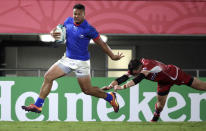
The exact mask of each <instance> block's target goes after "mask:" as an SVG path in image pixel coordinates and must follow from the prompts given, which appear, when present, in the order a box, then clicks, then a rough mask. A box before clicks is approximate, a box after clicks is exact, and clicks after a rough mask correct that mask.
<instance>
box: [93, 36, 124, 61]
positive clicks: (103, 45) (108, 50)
mask: <svg viewBox="0 0 206 131" xmlns="http://www.w3.org/2000/svg"><path fill="white" fill-rule="evenodd" d="M94 42H95V43H96V44H98V45H99V46H101V48H102V49H103V51H104V52H105V53H106V54H107V55H108V56H109V57H110V58H111V59H112V60H120V59H121V58H122V57H124V55H123V54H122V53H119V52H118V54H116V55H115V54H113V52H112V50H111V48H110V47H109V46H108V45H107V43H105V42H104V41H103V40H102V39H101V38H99V39H97V40H95V41H94Z"/></svg>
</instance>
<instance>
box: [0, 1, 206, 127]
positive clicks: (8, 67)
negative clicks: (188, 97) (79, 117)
mask: <svg viewBox="0 0 206 131" xmlns="http://www.w3.org/2000/svg"><path fill="white" fill-rule="evenodd" d="M76 3H83V4H84V5H85V6H86V19H87V20H88V21H89V23H90V24H92V25H93V26H94V27H95V28H96V29H97V30H98V31H99V32H100V33H101V34H102V35H104V36H106V37H107V43H108V45H109V46H110V47H111V48H112V49H113V51H114V52H115V51H121V52H123V53H124V54H125V58H124V59H122V60H121V61H119V62H112V61H110V59H109V58H108V57H107V56H106V55H105V54H104V53H103V52H102V50H101V49H100V48H99V47H98V46H97V45H95V44H92V43H91V44H90V46H89V50H90V52H91V74H92V77H116V76H119V75H120V74H122V72H124V71H126V70H127V64H128V61H129V60H130V59H131V58H134V57H145V58H151V59H157V60H160V61H162V62H164V63H167V64H175V65H177V66H179V67H181V68H182V69H183V70H185V71H186V72H188V73H190V74H192V75H193V76H197V77H206V61H205V57H206V51H205V49H206V1H205V0H134V1H133V0H128V1H123V0H118V1H104V0H96V1H84V0H83V1H81V0H78V1H75V0H73V1H68V0H10V1H6V0H3V1H1V4H0V76H2V77H4V76H6V77H7V76H14V77H20V76H32V77H42V76H43V75H44V73H45V71H46V70H47V69H48V68H49V67H50V66H51V65H52V64H53V63H54V62H56V61H57V60H58V59H60V58H61V56H62V55H63V54H64V51H65V45H54V43H53V42H44V41H42V40H41V39H40V36H41V35H48V33H49V32H50V30H51V29H52V28H53V27H54V26H56V25H58V24H59V23H63V21H64V20H65V19H66V18H67V17H68V16H72V7H73V5H74V4H76ZM69 76H74V74H70V75H69ZM137 126H140V125H138V124H137ZM1 128H2V127H1ZM1 128H0V129H1ZM130 129H131V128H130ZM172 129H173V128H172ZM178 129H180V128H178ZM193 129H194V128H193ZM199 129H200V128H199ZM202 129H205V126H204V128H202ZM21 130H22V129H21ZM76 130H77V129H76ZM118 130H119V129H118Z"/></svg>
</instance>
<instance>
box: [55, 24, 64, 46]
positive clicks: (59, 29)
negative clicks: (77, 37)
mask: <svg viewBox="0 0 206 131" xmlns="http://www.w3.org/2000/svg"><path fill="white" fill-rule="evenodd" d="M55 32H60V33H61V35H60V37H59V39H56V40H55V42H56V43H59V44H64V43H65V41H66V28H65V27H64V26H63V25H62V24H59V25H57V27H56V31H55Z"/></svg>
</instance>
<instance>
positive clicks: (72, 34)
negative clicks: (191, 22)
mask: <svg viewBox="0 0 206 131" xmlns="http://www.w3.org/2000/svg"><path fill="white" fill-rule="evenodd" d="M64 27H65V28H66V54H65V56H64V57H62V58H61V59H60V60H58V61H57V62H56V63H55V64H53V65H52V66H51V67H50V69H49V70H48V71H47V72H46V74H45V76H44V82H43V84H42V88H41V90H40V94H39V97H38V99H37V100H36V102H35V103H34V104H31V105H29V106H22V109H24V110H25V111H31V112H36V113H41V111H42V105H43V103H44V100H45V98H46V97H47V96H48V94H49V92H50V90H51V87H52V83H53V80H55V79H57V78H59V77H62V76H65V75H66V74H68V73H70V72H72V71H74V72H75V74H76V76H77V79H78V83H79V85H80V88H81V90H82V91H83V92H84V93H85V94H87V95H91V96H95V97H98V98H103V99H105V100H106V101H108V102H109V103H110V104H111V105H112V107H113V108H114V111H115V112H118V110H119V104H118V102H117V100H116V95H115V93H114V92H111V93H105V92H104V91H103V90H101V89H100V88H98V87H94V86H92V85H91V77H90V56H89V52H88V45H89V42H90V40H91V39H93V41H94V42H95V43H96V44H97V45H99V46H100V47H101V48H102V49H103V51H104V52H105V53H106V54H107V55H108V56H109V57H110V58H111V59H112V60H119V59H121V58H122V57H124V56H123V55H122V53H120V54H119V53H118V54H117V55H114V54H113V53H112V51H111V49H110V47H109V46H108V45H107V44H106V43H105V42H104V41H102V39H101V37H100V35H99V33H98V32H97V31H96V29H95V28H94V27H92V26H91V25H90V24H89V23H88V22H87V21H86V20H85V7H84V5H82V4H76V5H74V7H73V18H72V17H68V18H67V19H66V20H65V22H64ZM55 30H56V28H55V29H53V30H52V31H51V35H52V36H53V37H54V39H56V40H57V39H58V38H59V37H60V35H61V34H60V33H59V32H55Z"/></svg>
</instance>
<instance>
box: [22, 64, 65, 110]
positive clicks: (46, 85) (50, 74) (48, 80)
mask: <svg viewBox="0 0 206 131" xmlns="http://www.w3.org/2000/svg"><path fill="white" fill-rule="evenodd" d="M64 75H65V73H64V72H63V71H62V70H61V69H60V68H59V67H58V66H57V65H56V64H54V65H53V66H51V67H50V69H49V70H48V71H47V72H46V73H45V75H44V82H43V84H42V88H41V90H40V95H39V98H38V99H37V101H38V100H42V101H44V99H45V98H46V97H47V96H48V94H49V92H50V90H51V88H52V84H53V80H55V79H57V78H59V77H61V76H64ZM22 109H24V110H25V111H31V112H36V113H41V110H42V104H40V105H39V104H36V103H35V104H31V105H29V106H22Z"/></svg>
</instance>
